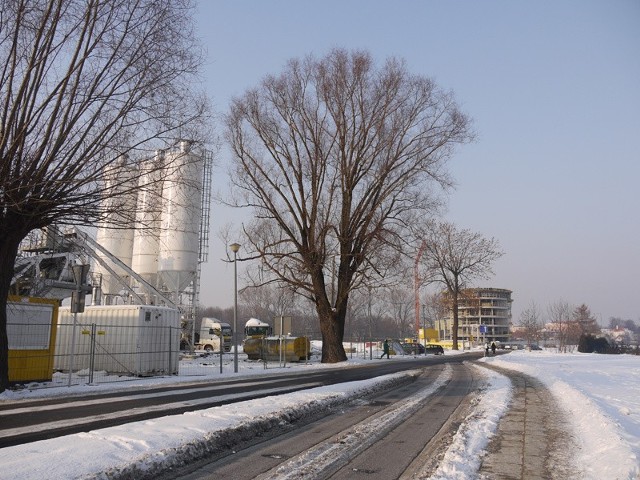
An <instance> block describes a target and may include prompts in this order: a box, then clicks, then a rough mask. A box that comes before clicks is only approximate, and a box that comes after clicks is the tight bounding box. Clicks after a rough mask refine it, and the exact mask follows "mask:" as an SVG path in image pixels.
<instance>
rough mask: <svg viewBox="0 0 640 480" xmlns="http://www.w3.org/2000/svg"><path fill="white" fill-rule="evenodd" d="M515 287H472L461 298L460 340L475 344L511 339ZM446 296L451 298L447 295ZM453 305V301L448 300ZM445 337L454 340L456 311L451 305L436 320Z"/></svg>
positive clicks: (442, 335)
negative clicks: (441, 316)
mask: <svg viewBox="0 0 640 480" xmlns="http://www.w3.org/2000/svg"><path fill="white" fill-rule="evenodd" d="M511 293H512V291H511V290H506V289H503V288H468V289H465V290H463V291H462V292H461V294H460V296H459V298H458V341H459V342H464V343H465V344H469V345H473V344H477V343H483V342H507V341H509V335H510V334H509V326H510V324H511V303H512V302H513V300H512V299H511ZM445 298H446V299H448V298H450V297H449V296H448V295H445ZM446 303H448V304H450V302H446ZM436 328H437V330H438V333H439V336H440V339H441V340H445V341H447V340H449V341H450V340H452V338H453V336H452V330H453V310H452V309H451V308H448V309H447V310H446V314H445V316H444V317H443V318H440V319H439V320H438V321H437V322H436Z"/></svg>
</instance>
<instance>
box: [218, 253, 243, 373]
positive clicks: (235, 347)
mask: <svg viewBox="0 0 640 480" xmlns="http://www.w3.org/2000/svg"><path fill="white" fill-rule="evenodd" d="M229 248H230V249H231V251H232V252H233V372H234V373H238V250H240V244H239V243H232V244H231V245H229ZM221 348H222V347H221Z"/></svg>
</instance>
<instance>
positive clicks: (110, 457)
mask: <svg viewBox="0 0 640 480" xmlns="http://www.w3.org/2000/svg"><path fill="white" fill-rule="evenodd" d="M447 354H453V352H447ZM402 360H403V359H402V357H392V361H402ZM372 361H373V362H378V361H388V360H387V359H384V360H378V359H374V360H364V359H350V360H349V361H348V362H346V363H347V364H353V363H362V362H372ZM481 362H491V363H493V364H495V365H497V366H501V367H506V368H510V369H514V370H518V371H522V372H524V373H527V374H529V375H533V376H535V377H537V378H539V379H541V380H542V381H543V382H545V384H546V385H547V386H548V387H549V388H550V389H551V391H552V392H553V394H554V395H555V396H556V397H557V399H558V400H559V402H560V404H561V406H562V407H563V409H564V410H565V411H566V414H567V416H568V417H569V418H570V420H571V421H570V424H571V426H572V428H573V429H574V432H573V433H574V435H575V437H576V438H578V439H579V440H580V442H581V445H580V451H579V452H576V455H577V463H578V464H579V465H581V467H582V468H583V469H584V478H586V479H603V478H606V479H607V480H613V479H619V480H636V479H638V478H640V357H637V356H630V355H618V356H615V355H595V354H577V353H576V354H557V353H552V352H546V351H534V352H526V351H515V352H512V353H510V354H509V355H501V356H497V357H487V358H484V359H482V360H481ZM343 366H344V365H343V364H340V365H322V364H319V363H311V364H307V365H305V364H301V365H296V364H288V365H287V372H291V371H292V370H295V369H300V370H302V371H306V370H308V369H317V368H342V367H343ZM477 368H478V370H479V371H481V372H484V375H485V377H486V382H487V385H488V388H485V389H483V390H482V392H483V393H482V395H481V396H480V398H478V402H477V405H476V408H475V414H473V415H470V416H469V418H468V419H467V421H466V422H465V423H464V424H463V426H462V427H461V429H460V431H459V432H458V434H457V435H456V436H455V438H454V441H453V443H452V444H451V446H450V448H449V451H448V452H447V454H446V455H445V458H444V460H443V462H442V463H441V465H440V467H439V469H438V470H437V471H436V472H433V476H432V477H431V478H438V479H448V478H456V479H473V478H475V477H476V472H477V469H478V467H479V464H480V460H479V459H480V458H481V457H482V453H483V450H484V449H485V448H486V446H487V444H488V442H489V439H490V438H489V437H490V436H491V433H492V432H494V431H495V429H496V427H497V424H498V421H499V418H500V416H501V415H502V414H503V413H504V412H505V411H506V409H507V407H508V402H509V399H510V397H511V386H510V382H509V381H508V379H507V378H506V377H504V376H501V375H498V374H496V373H494V372H493V371H490V370H488V369H484V368H482V367H481V363H480V364H478V367H477ZM279 371H281V370H279V369H269V370H264V369H263V368H262V367H261V366H256V364H255V363H248V362H241V363H240V371H239V373H238V374H234V373H232V372H228V371H227V372H225V373H223V374H222V375H219V376H218V378H223V377H227V376H234V375H235V376H245V375H247V376H248V375H252V376H254V375H272V374H274V373H278V372H279ZM407 374H410V372H407V373H402V374H395V375H389V376H384V377H379V378H377V379H372V380H366V381H361V382H353V383H348V384H341V385H332V386H328V387H318V388H314V389H310V390H306V391H304V392H299V393H292V394H286V395H282V396H280V397H279V398H278V401H277V402H274V401H273V399H266V400H265V399H261V400H251V401H247V402H241V403H235V404H232V405H228V406H224V407H215V408H209V409H205V410H199V411H193V412H189V413H185V414H183V415H176V416H169V417H164V418H159V419H154V420H147V421H142V422H135V423H130V424H127V425H122V426H119V427H112V428H106V429H102V430H96V431H92V432H89V433H80V434H75V435H69V436H65V437H61V438H57V439H52V440H45V441H41V442H34V443H30V444H25V445H19V446H15V447H7V448H4V449H0V479H3V480H4V479H7V480H8V479H23V480H31V479H33V480H36V479H37V480H41V479H43V478H56V479H71V478H78V479H80V478H107V476H106V473H107V472H108V473H109V474H117V473H119V472H132V471H135V469H139V470H142V471H144V470H146V471H155V470H160V469H162V468H164V467H166V466H170V465H173V464H177V463H180V461H181V458H184V457H185V456H187V457H188V456H189V455H192V454H193V450H194V449H198V448H199V442H201V441H202V439H203V438H210V437H213V436H216V435H220V434H221V433H222V432H226V431H229V430H231V429H233V428H236V427H238V426H240V425H243V426H246V425H251V424H253V423H254V422H262V423H263V424H264V423H269V422H278V421H281V420H282V418H283V416H285V415H291V414H292V411H296V412H297V413H298V414H300V415H304V412H305V410H310V409H314V408H318V406H322V405H323V404H326V403H332V402H340V401H344V399H345V398H348V397H351V396H356V395H362V393H363V392H368V391H373V390H375V389H376V388H380V386H381V385H382V384H384V383H386V382H389V381H394V378H395V377H397V376H399V375H407ZM193 380H194V378H193V377H180V376H177V377H171V378H163V379H145V380H141V381H136V382H130V383H129V384H128V385H127V387H126V388H136V389H139V388H140V387H141V386H149V385H151V384H158V383H176V382H180V381H181V382H185V381H189V382H191V381H193ZM122 388H124V387H123V385H122V384H102V385H99V386H91V387H89V386H76V387H70V388H67V387H61V388H52V389H40V390H33V391H27V390H23V391H20V392H5V393H3V394H1V395H0V401H18V402H19V400H20V399H27V398H36V397H42V396H54V395H60V394H61V393H62V394H67V393H77V392H83V393H86V392H87V390H88V389H90V390H91V391H96V392H101V393H104V391H105V390H113V389H122ZM285 412H286V413H285ZM478 413H479V414H478ZM0 421H1V420H0ZM469 459H475V460H474V461H470V460H469ZM292 468H294V467H292ZM295 468H299V466H298V467H295ZM283 475H284V474H283ZM283 478H284V476H283ZM425 478H427V477H426V476H425Z"/></svg>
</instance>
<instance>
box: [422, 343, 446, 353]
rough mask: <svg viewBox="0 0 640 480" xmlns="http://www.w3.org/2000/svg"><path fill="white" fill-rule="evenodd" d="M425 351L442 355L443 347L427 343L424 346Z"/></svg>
mask: <svg viewBox="0 0 640 480" xmlns="http://www.w3.org/2000/svg"><path fill="white" fill-rule="evenodd" d="M425 352H426V353H427V354H433V355H444V348H442V346H441V345H433V344H428V345H427V346H426V347H425Z"/></svg>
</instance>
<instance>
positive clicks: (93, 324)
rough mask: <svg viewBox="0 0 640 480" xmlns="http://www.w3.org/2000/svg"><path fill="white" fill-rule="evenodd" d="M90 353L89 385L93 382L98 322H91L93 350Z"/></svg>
mask: <svg viewBox="0 0 640 480" xmlns="http://www.w3.org/2000/svg"><path fill="white" fill-rule="evenodd" d="M90 352H91V353H90V354H89V385H91V384H93V367H94V365H95V356H96V324H95V323H92V324H91V350H90Z"/></svg>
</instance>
